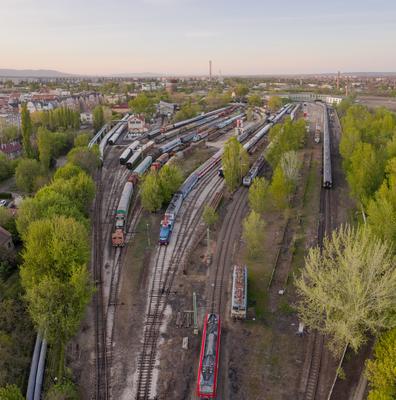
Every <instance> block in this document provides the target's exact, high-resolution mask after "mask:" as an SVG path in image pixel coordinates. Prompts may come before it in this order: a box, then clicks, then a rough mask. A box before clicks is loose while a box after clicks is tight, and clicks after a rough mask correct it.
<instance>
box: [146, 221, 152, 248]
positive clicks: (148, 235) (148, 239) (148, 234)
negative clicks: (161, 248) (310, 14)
mask: <svg viewBox="0 0 396 400" xmlns="http://www.w3.org/2000/svg"><path fill="white" fill-rule="evenodd" d="M146 228H147V244H148V246H149V247H150V246H151V241H150V232H149V224H148V223H147V224H146Z"/></svg>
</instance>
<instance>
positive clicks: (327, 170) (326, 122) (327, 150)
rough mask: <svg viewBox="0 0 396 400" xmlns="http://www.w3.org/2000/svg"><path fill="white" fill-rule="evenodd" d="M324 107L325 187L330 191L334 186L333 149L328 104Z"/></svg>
mask: <svg viewBox="0 0 396 400" xmlns="http://www.w3.org/2000/svg"><path fill="white" fill-rule="evenodd" d="M322 107H323V113H324V114H323V187H325V188H327V189H330V188H331V187H332V186H333V178H332V173H331V149H330V145H331V144H330V130H329V115H328V111H327V106H326V104H322Z"/></svg>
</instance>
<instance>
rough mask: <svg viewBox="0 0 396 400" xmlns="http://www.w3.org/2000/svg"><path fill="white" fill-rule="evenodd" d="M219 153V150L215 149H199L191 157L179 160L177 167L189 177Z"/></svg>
mask: <svg viewBox="0 0 396 400" xmlns="http://www.w3.org/2000/svg"><path fill="white" fill-rule="evenodd" d="M217 151H218V149H215V148H214V147H197V148H195V149H194V151H193V152H192V153H191V154H190V155H186V156H185V157H184V158H181V159H180V160H178V162H177V165H178V166H179V167H180V168H181V170H182V171H183V174H184V175H185V176H186V177H187V176H188V175H190V174H191V173H192V172H193V171H195V170H196V169H197V168H198V167H199V166H200V165H201V164H203V163H204V162H205V161H206V160H207V159H209V158H210V157H211V156H213V154H215V153H216V152H217Z"/></svg>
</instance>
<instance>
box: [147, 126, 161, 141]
mask: <svg viewBox="0 0 396 400" xmlns="http://www.w3.org/2000/svg"><path fill="white" fill-rule="evenodd" d="M160 133H161V128H157V129H153V130H152V131H151V132H149V133H148V134H147V137H148V138H149V139H150V140H151V139H154V138H155V137H156V136H158V135H159V134H160Z"/></svg>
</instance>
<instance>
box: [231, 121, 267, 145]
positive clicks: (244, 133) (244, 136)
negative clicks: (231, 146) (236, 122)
mask: <svg viewBox="0 0 396 400" xmlns="http://www.w3.org/2000/svg"><path fill="white" fill-rule="evenodd" d="M260 125H261V124H260V123H255V122H254V123H251V124H249V125H247V126H245V127H244V128H243V131H242V133H241V134H240V135H238V137H237V139H238V142H243V141H244V140H245V139H247V138H248V137H249V136H250V135H251V134H252V133H253V132H254V131H255V130H256V129H257V128H258V127H259V126H260Z"/></svg>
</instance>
